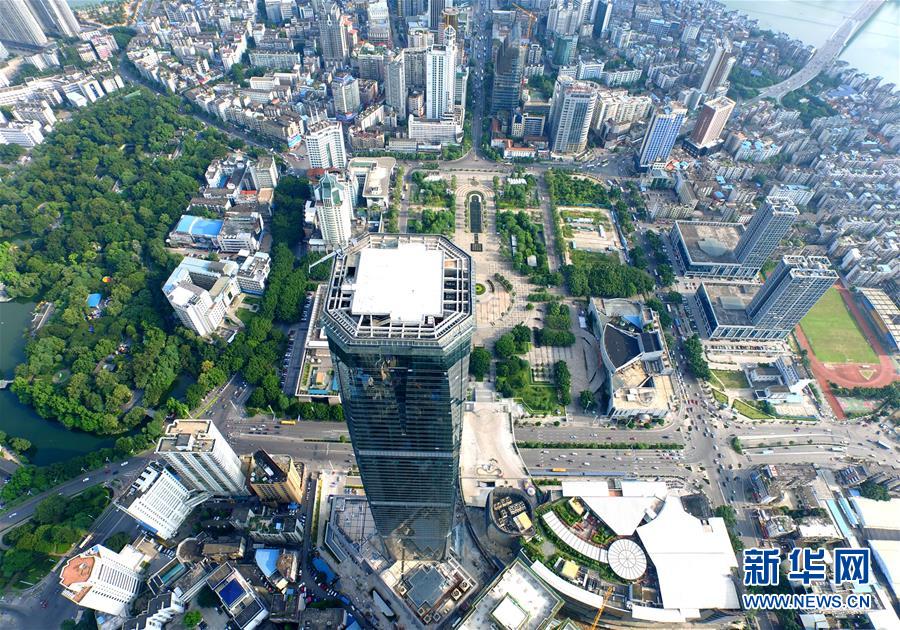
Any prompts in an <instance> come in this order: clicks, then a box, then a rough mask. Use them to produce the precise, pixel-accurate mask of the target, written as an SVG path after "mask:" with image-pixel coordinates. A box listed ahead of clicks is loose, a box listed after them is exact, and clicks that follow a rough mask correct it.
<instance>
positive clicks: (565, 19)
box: [547, 0, 590, 37]
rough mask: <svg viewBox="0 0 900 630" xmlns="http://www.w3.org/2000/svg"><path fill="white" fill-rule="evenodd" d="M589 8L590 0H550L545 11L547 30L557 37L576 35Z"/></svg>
mask: <svg viewBox="0 0 900 630" xmlns="http://www.w3.org/2000/svg"><path fill="white" fill-rule="evenodd" d="M589 9H590V0H551V1H550V8H549V9H548V12H547V32H548V33H553V34H554V35H556V36H558V37H566V36H569V35H578V33H579V31H581V25H582V24H584V18H585V14H586V13H587V11H588V10H589Z"/></svg>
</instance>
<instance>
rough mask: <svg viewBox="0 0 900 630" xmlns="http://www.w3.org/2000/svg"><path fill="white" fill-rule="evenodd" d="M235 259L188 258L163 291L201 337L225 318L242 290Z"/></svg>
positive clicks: (171, 276) (189, 325)
mask: <svg viewBox="0 0 900 630" xmlns="http://www.w3.org/2000/svg"><path fill="white" fill-rule="evenodd" d="M238 271H239V268H238V265H237V263H235V262H234V261H231V260H225V261H213V260H204V259H201V258H193V257H190V256H188V257H186V258H184V259H182V261H181V262H180V263H179V264H178V266H177V267H175V269H174V270H173V271H172V273H171V275H170V276H169V278H168V279H167V280H166V282H165V284H164V285H163V294H164V295H165V296H166V299H167V300H168V301H169V304H170V305H171V306H172V309H173V310H174V311H175V315H176V316H177V317H178V319H179V320H180V321H181V323H182V324H183V325H184V326H186V327H187V328H190V329H191V330H193V331H194V332H195V333H197V334H198V335H200V336H201V337H209V336H210V335H212V334H213V333H215V332H216V330H217V329H218V328H219V326H220V325H221V324H222V322H223V321H224V320H225V315H226V314H227V312H228V307H229V306H231V303H232V302H233V301H234V299H235V298H236V297H237V296H238V294H239V293H240V292H241V289H240V285H238V282H237V279H236V276H237V274H238Z"/></svg>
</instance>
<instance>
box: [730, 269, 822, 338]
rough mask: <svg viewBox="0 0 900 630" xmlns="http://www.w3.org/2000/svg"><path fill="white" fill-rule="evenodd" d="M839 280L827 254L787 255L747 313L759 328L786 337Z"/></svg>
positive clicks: (752, 301)
mask: <svg viewBox="0 0 900 630" xmlns="http://www.w3.org/2000/svg"><path fill="white" fill-rule="evenodd" d="M836 280H837V274H836V273H835V272H834V270H832V269H831V263H830V261H829V260H828V258H825V257H824V256H808V257H807V256H785V257H784V258H782V260H781V262H779V263H778V266H777V267H776V268H775V271H774V272H772V275H771V276H769V278H768V279H767V280H766V282H765V284H764V285H763V286H762V288H761V289H760V290H759V291H758V292H757V294H756V295H755V296H753V299H752V300H751V301H750V305H749V306H748V307H747V315H749V316H750V320H751V321H752V322H753V325H754V326H756V327H757V328H766V329H769V330H778V331H781V332H783V333H784V334H783V337H786V336H787V335H788V333H790V332H791V331H792V330H793V329H794V327H795V326H796V325H797V324H799V323H800V320H801V319H803V317H804V316H805V315H806V314H807V313H808V312H809V310H810V309H811V308H812V307H813V306H815V304H816V302H818V301H819V298H821V297H822V296H823V295H825V292H826V291H827V290H828V289H829V288H830V287H831V286H832V285H833V284H834V283H835V281H836Z"/></svg>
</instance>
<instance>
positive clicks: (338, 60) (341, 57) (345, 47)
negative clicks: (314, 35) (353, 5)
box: [319, 2, 353, 68]
mask: <svg viewBox="0 0 900 630" xmlns="http://www.w3.org/2000/svg"><path fill="white" fill-rule="evenodd" d="M321 19H322V21H321V23H320V25H319V43H320V48H321V51H322V61H323V62H324V63H325V67H326V68H339V67H341V66H343V65H345V64H346V63H347V62H348V61H349V60H350V46H351V35H350V31H351V30H352V28H353V26H352V24H351V22H350V18H349V16H347V15H344V14H343V13H341V9H340V7H339V6H338V5H337V3H333V2H329V3H328V5H326V7H325V15H324V18H321Z"/></svg>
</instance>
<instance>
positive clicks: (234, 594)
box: [219, 578, 244, 608]
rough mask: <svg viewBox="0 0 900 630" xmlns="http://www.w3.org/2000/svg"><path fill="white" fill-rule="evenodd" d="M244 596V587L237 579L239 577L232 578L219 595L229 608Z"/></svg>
mask: <svg viewBox="0 0 900 630" xmlns="http://www.w3.org/2000/svg"><path fill="white" fill-rule="evenodd" d="M243 596H244V587H243V586H241V583H240V582H238V581H237V578H232V580H231V581H230V582H228V584H226V585H225V586H224V587H223V588H222V589H221V590H220V591H219V597H221V598H222V602H224V604H225V605H226V606H228V608H231V607H232V606H234V603H235V602H236V601H237V600H239V599H240V598H241V597H243Z"/></svg>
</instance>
